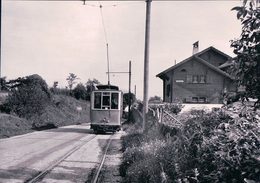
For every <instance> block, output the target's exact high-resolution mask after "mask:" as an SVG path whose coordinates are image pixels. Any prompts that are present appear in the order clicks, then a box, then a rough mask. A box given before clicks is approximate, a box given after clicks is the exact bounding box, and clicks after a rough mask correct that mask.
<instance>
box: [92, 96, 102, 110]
mask: <svg viewBox="0 0 260 183" xmlns="http://www.w3.org/2000/svg"><path fill="white" fill-rule="evenodd" d="M94 108H95V109H101V93H95V99H94Z"/></svg>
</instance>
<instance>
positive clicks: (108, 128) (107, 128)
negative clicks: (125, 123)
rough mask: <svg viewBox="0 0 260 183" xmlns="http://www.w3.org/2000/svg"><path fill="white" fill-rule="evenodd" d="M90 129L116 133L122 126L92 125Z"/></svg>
mask: <svg viewBox="0 0 260 183" xmlns="http://www.w3.org/2000/svg"><path fill="white" fill-rule="evenodd" d="M90 128H91V129H93V130H94V131H104V132H115V131H119V130H120V128H121V126H120V125H108V124H90Z"/></svg>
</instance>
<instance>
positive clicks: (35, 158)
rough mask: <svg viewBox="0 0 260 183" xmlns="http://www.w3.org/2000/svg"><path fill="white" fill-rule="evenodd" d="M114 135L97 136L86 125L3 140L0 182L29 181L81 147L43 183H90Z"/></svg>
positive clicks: (0, 158)
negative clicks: (106, 146)
mask: <svg viewBox="0 0 260 183" xmlns="http://www.w3.org/2000/svg"><path fill="white" fill-rule="evenodd" d="M120 134H121V133H118V134H116V135H115V138H116V139H118V138H120ZM110 136H111V134H101V135H95V134H93V132H92V130H90V129H89V125H88V124H82V125H73V126H67V127H62V128H58V129H52V130H46V131H39V132H33V133H29V134H26V135H21V136H16V137H12V138H8V139H1V140H0V154H1V156H0V162H1V163H0V182H3V183H9V182H10V183H13V182H15V183H19V182H26V181H28V180H30V179H31V178H32V177H33V176H35V175H36V174H38V173H39V172H41V171H42V170H44V169H46V168H47V167H49V166H50V165H51V164H53V163H55V162H57V161H58V160H59V159H60V158H61V157H62V156H64V155H65V154H66V153H68V152H70V151H71V150H72V149H74V148H75V147H78V146H80V148H79V149H78V150H77V151H75V152H73V153H72V154H71V155H70V156H68V157H66V158H65V159H64V160H63V161H62V162H60V163H59V164H58V165H57V166H56V167H54V168H53V169H52V170H51V171H50V172H49V173H48V174H47V175H46V176H45V177H44V178H43V179H42V180H41V181H40V182H46V183H49V182H62V183H70V182H77V183H80V182H89V181H90V180H91V178H92V176H93V172H94V170H95V168H96V167H97V166H98V164H99V162H100V158H101V156H102V151H103V149H104V147H105V145H106V143H107V140H108V139H109V137H110ZM90 138H91V139H92V140H90V141H89V139H90Z"/></svg>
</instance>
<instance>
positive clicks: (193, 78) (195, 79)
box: [187, 75, 206, 83]
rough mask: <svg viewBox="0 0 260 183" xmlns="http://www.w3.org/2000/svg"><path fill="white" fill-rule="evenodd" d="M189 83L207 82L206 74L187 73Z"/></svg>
mask: <svg viewBox="0 0 260 183" xmlns="http://www.w3.org/2000/svg"><path fill="white" fill-rule="evenodd" d="M187 83H206V75H187Z"/></svg>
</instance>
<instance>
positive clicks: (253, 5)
mask: <svg viewBox="0 0 260 183" xmlns="http://www.w3.org/2000/svg"><path fill="white" fill-rule="evenodd" d="M257 1H258V0H257ZM258 3H259V2H258ZM232 10H235V11H237V18H238V19H239V20H240V21H241V24H242V33H241V36H240V38H239V39H237V40H233V41H232V43H231V47H233V48H234V53H235V54H236V55H237V56H236V57H235V58H234V65H233V71H234V73H235V76H236V80H237V84H238V86H243V87H245V91H244V93H243V95H241V96H240V97H241V98H242V99H243V100H244V99H248V98H249V97H251V98H256V99H257V102H256V106H257V105H258V104H259V103H260V7H259V6H257V2H256V1H253V0H251V1H248V0H244V3H243V6H238V7H234V8H233V9H232Z"/></svg>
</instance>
